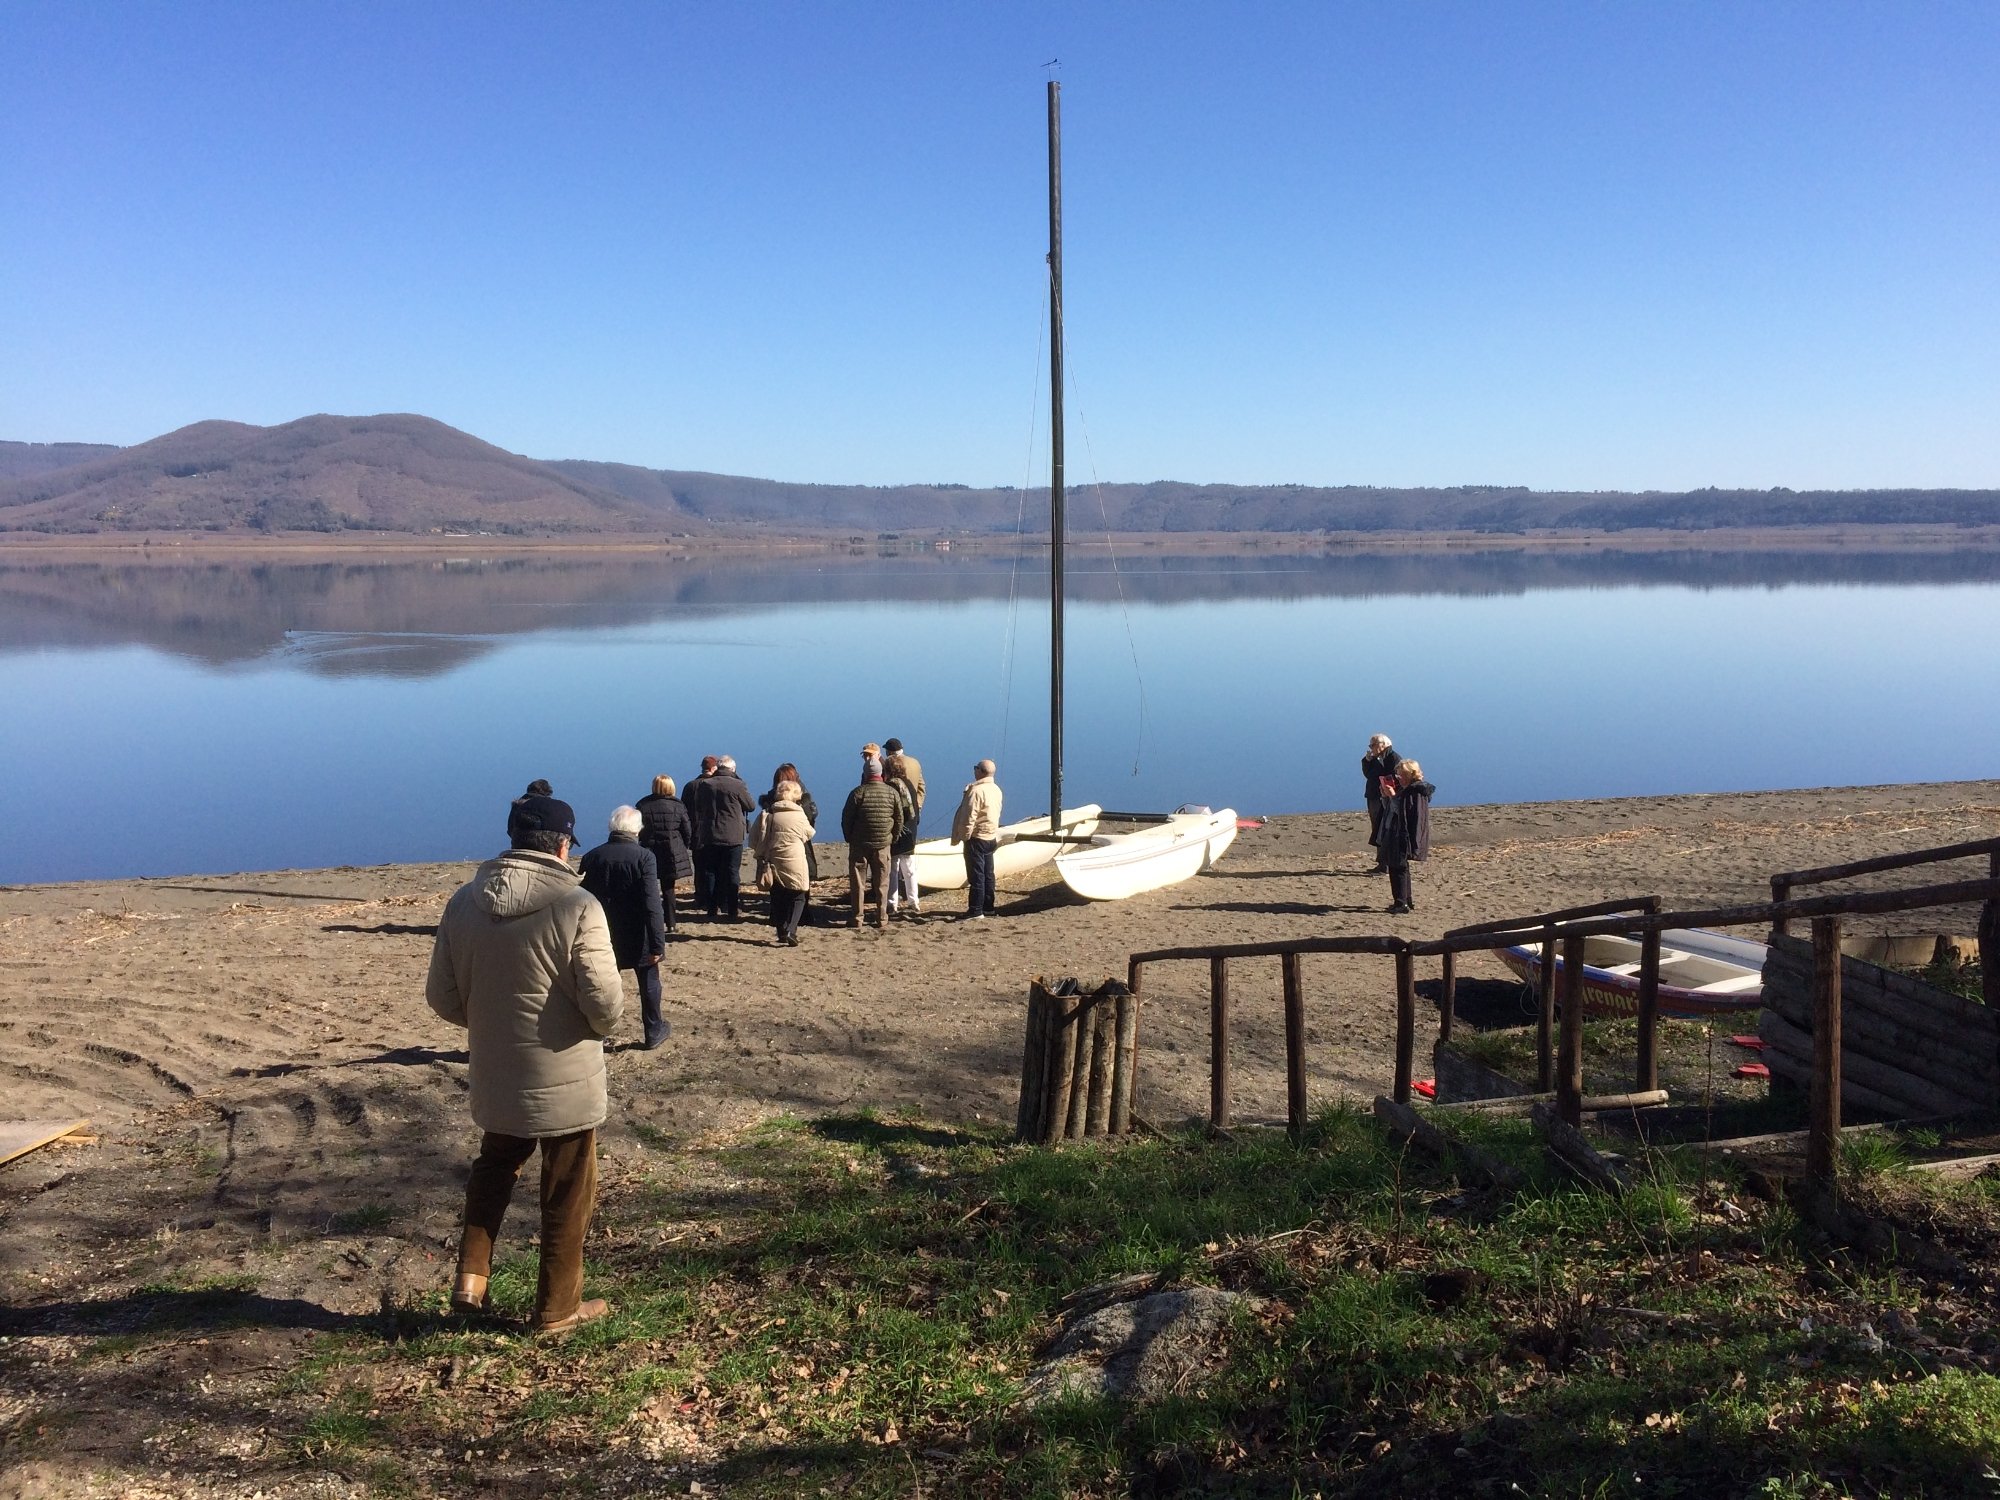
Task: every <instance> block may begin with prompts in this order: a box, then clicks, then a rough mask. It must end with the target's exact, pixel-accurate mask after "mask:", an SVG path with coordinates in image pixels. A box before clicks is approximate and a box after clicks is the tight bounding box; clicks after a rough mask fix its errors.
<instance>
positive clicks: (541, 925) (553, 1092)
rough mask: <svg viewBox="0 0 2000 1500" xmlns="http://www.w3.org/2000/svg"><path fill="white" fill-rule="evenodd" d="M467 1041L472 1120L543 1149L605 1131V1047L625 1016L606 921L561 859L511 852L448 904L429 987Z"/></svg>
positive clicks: (430, 997) (428, 994)
mask: <svg viewBox="0 0 2000 1500" xmlns="http://www.w3.org/2000/svg"><path fill="white" fill-rule="evenodd" d="M424 998H425V1000H426V1001H428V1002H429V1004H430V1008H431V1009H432V1010H434V1011H436V1012H437V1013H438V1014H439V1015H440V1016H442V1017H443V1018H444V1019H445V1020H447V1021H449V1022H451V1023H452V1025H454V1026H463V1027H465V1028H466V1032H467V1043H466V1045H467V1047H468V1049H469V1050H470V1053H471V1057H472V1066H471V1069H470V1072H471V1086H472V1118H473V1121H474V1122H475V1123H476V1124H477V1125H478V1126H479V1128H480V1129H481V1130H489V1131H492V1132H494V1133H496V1134H499V1135H511V1136H519V1137H523V1138H527V1139H540V1138H542V1137H544V1136H552V1135H573V1134H574V1133H576V1132H577V1131H579V1130H590V1129H593V1128H595V1127H596V1126H598V1125H601V1124H603V1123H604V1115H605V1093H604V1042H603V1038H605V1037H607V1036H609V1035H610V1034H611V1032H612V1031H613V1030H614V1029H615V1028H616V1027H617V1025H618V1019H619V1016H620V1015H621V1014H622V1012H623V1011H624V1008H625V992H624V989H623V988H622V986H621V985H620V982H619V978H618V965H617V961H616V960H615V959H614V958H613V957H612V954H611V934H610V931H609V930H608V929H607V928H606V926H605V922H604V909H603V908H602V907H600V906H599V905H598V904H597V902H596V900H595V899H594V898H593V897H591V895H590V894H589V893H588V892H586V891H585V890H584V889H583V888H582V886H581V885H579V884H578V882H577V877H576V875H575V873H574V872H573V871H572V870H571V869H570V868H569V866H568V865H567V864H565V863H563V861H561V860H559V859H557V858H556V857H555V856H554V855H553V854H537V853H535V852H533V851H531V850H527V849H513V850H510V851H508V852H507V853H505V854H502V855H500V856H498V857H497V858H494V859H489V860H488V861H487V862H486V863H485V864H483V865H481V866H480V867H479V869H478V871H477V873H475V874H474V875H473V877H472V879H471V880H470V881H468V882H467V883H466V884H464V885H462V886H460V887H459V888H458V890H457V891H456V892H454V893H453V895H452V898H451V900H450V901H448V902H446V903H445V908H444V916H443V918H442V919H440V921H439V922H438V932H437V941H436V942H435V943H433V944H432V945H431V967H430V973H429V975H428V977H427V978H426V979H425V981H424Z"/></svg>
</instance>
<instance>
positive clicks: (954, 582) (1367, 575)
mask: <svg viewBox="0 0 2000 1500" xmlns="http://www.w3.org/2000/svg"><path fill="white" fill-rule="evenodd" d="M1994 582H2000V551H1995V550H1991V549H1982V548H1968V549H1965V550H1959V551H1942V550H1912V551H1895V550H1885V549H1868V550H1863V549H1859V548H1854V549H1849V548H1839V547H1822V548H1811V549H1804V548H1802V549H1799V550H1775V549H1757V550H1740V551H1724V550H1688V549H1669V550H1657V551H1651V550H1621V549H1618V548H1614V547H1591V548H1564V549H1560V550H1549V551H1536V550H1528V549H1523V548H1490V549H1482V548H1466V549H1463V550H1460V549H1449V550H1446V549H1413V550H1410V551H1406V552H1374V553H1360V552H1347V551H1330V552H1325V553H1300V552H1271V553H1268V554H1261V555H1260V554H1255V553H1252V554H1249V555H1216V554H1213V553H1207V554H1202V553H1191V554H1174V553H1162V552H1160V551H1158V550H1155V549H1153V548H1150V547H1148V548H1133V549H1130V550H1124V549H1121V550H1120V552H1119V554H1118V556H1117V558H1116V562H1115V566H1114V563H1113V562H1112V560H1111V559H1110V557H1109V556H1107V554H1106V553H1104V552H1103V551H1101V550H1090V551H1083V552H1081V553H1079V554H1078V555H1076V556H1074V557H1073V558H1072V561H1071V563H1070V566H1069V572H1068V587H1069V597H1070V598H1071V599H1073V600H1075V601H1076V602H1078V603H1079V604H1091V603H1112V602H1117V601H1119V600H1121V599H1123V600H1125V601H1127V602H1130V603H1133V604H1144V605H1146V606H1149V607H1154V608H1157V607H1161V606H1172V605H1182V604H1198V603H1214V602H1224V601H1237V600H1249V599H1257V600H1266V601H1271V602H1285V601H1290V600H1305V599H1343V598H1344V599H1367V598H1383V597H1396V596H1409V597H1416V596H1462V597H1481V596H1498V595H1513V594H1526V593H1530V592H1535V591H1544V590H1565V589H1619V588H1648V587H1651V588H1660V587H1674V588H1692V589H1704V590H1706V589H1757V588H1762V589H1771V588H1783V587H1786V586H1790V585H1826V584H1852V585H1876V586H1879V585H1910V584H1929V585H1938V584H1946V585H1949V584H1990V583H1994ZM1017 596H1019V597H1026V598H1037V597H1039V598H1046V596H1047V574H1046V564H1045V560H1044V558H1043V556H1042V554H1041V553H1040V552H1038V551H1029V552H1027V553H1024V554H1020V555H1016V554H1013V553H1009V552H1005V551H970V552H968V551H955V552H944V553H940V552H933V551H924V552H920V553H886V554H883V553H875V552H871V551H858V552H852V553H822V554H814V555H812V556H809V557H791V558H773V557H769V556H761V557H759V556H743V557H728V558H722V559H700V560H697V559H690V558H687V557H682V556H670V555H662V554H655V555H647V554H611V555H592V554H567V555H560V556H549V555H530V556H515V557H499V558H492V559H484V558H464V559H450V560H437V559H432V560H422V561H411V560H407V559H383V560H339V561H313V562H272V561H260V562H228V561H217V562H194V563H189V562H181V561H175V560H160V561H151V560H142V561H124V560H121V561H118V562H109V563H105V562H50V561H41V560H36V559H34V558H31V557H19V558H13V559H6V558H0V652H7V651H20V650H24V649H36V650H39V649H47V648H51V647H72V648H73V647H112V646H124V645H143V646H148V647H151V648H153V649H155V650H159V651H164V652H168V653H170V654H172V655H175V656H179V657H182V658H186V659H189V660H192V661H195V662H199V663H202V664H205V665H208V666H211V667H231V666H239V665H247V664H253V663H254V664H260V665H276V666H279V667H282V668H289V669H296V670H298V671H302V672H307V673H312V674H316V675H322V676H328V677H370V676H374V677H394V678H421V677H429V676H436V675H440V674H443V673H448V672H451V671H453V670H455V669H457V668H459V667H462V666H465V665H466V664H468V663H469V662H472V661H474V660H476V659H478V658H479V657H480V656H481V655H483V654H484V653H486V652H487V651H489V650H490V649H491V648H492V646H493V645H494V643H495V641H496V640H497V639H499V638H502V637H507V636H514V635H520V634H523V633H526V632H533V631H545V630H551V629H570V630H588V629H601V628H606V627H612V626H629V625H635V624H644V623H647V622H649V621H655V620H666V619H671V618H673V617H675V616H677V615H681V616H685V615H688V614H690V613H695V612H699V613H701V614H702V615H704V616H706V617H711V618H712V617H714V616H716V615H718V614H727V613H730V612H732V611H743V612H749V611H758V610H766V609H769V608H772V607H774V606H781V607H785V608H789V609H810V608H812V607H813V606H815V605H833V604H860V603H871V602H879V603H902V604H913V603H933V604H942V603H953V602H968V603H969V602H973V601H993V600H1005V599H1008V598H1010V597H1017Z"/></svg>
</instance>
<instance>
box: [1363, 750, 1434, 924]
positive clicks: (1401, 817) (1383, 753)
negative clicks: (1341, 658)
mask: <svg viewBox="0 0 2000 1500" xmlns="http://www.w3.org/2000/svg"><path fill="white" fill-rule="evenodd" d="M1361 779H1362V782H1363V783H1364V788H1363V789H1364V792H1365V795H1366V796H1367V799H1368V842H1369V843H1370V844H1371V845H1373V846H1374V849H1375V873H1377V874H1386V875H1387V876H1388V877H1389V898H1390V899H1389V910H1390V912H1391V913H1393V914H1395V915H1398V916H1400V915H1402V914H1403V913H1405V912H1412V911H1415V910H1416V909H1417V903H1416V900H1415V897H1414V893H1413V892H1412V890H1411V886H1410V864H1411V862H1412V861H1415V860H1423V859H1428V858H1429V857H1430V852H1431V798H1432V796H1433V795H1435V794H1436V792H1437V788H1436V787H1434V786H1432V785H1431V784H1430V783H1429V782H1428V781H1426V780H1424V768H1423V767H1422V766H1421V765H1419V764H1418V763H1417V762H1416V761H1414V760H1412V759H1410V758H1409V757H1408V756H1406V755H1403V754H1400V753H1399V752H1398V751H1397V749H1396V747H1395V746H1394V745H1393V744H1391V743H1390V742H1389V736H1388V735H1386V734H1377V735H1372V736H1370V737H1369V740H1368V750H1367V753H1366V754H1364V755H1363V756H1362V757H1361Z"/></svg>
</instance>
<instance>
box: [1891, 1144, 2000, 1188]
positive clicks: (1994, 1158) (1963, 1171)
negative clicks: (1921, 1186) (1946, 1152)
mask: <svg viewBox="0 0 2000 1500" xmlns="http://www.w3.org/2000/svg"><path fill="white" fill-rule="evenodd" d="M1994 1166H2000V1151H1989V1152H1987V1153H1986V1154H1985V1155H1983V1156H1951V1157H1946V1158H1945V1159H1944V1160H1942V1161H1913V1162H1911V1163H1910V1170H1911V1171H1912V1172H1924V1173H1928V1174H1929V1175H1930V1176H1932V1177H1942V1178H1944V1179H1945V1180H1946V1181H1948V1182H1964V1181H1966V1180H1968V1179H1970V1178H1973V1177H1977V1176H1978V1175H1979V1174H1980V1173H1981V1172H1984V1171H1985V1170H1986V1169H1987V1168H1988V1167H1994Z"/></svg>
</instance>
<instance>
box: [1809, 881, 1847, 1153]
mask: <svg viewBox="0 0 2000 1500" xmlns="http://www.w3.org/2000/svg"><path fill="white" fill-rule="evenodd" d="M1812 940H1813V1028H1812V1047H1813V1070H1812V1085H1811V1093H1810V1108H1809V1114H1810V1123H1809V1124H1808V1126H1807V1135H1806V1176H1807V1177H1808V1178H1810V1179H1811V1180H1812V1181H1813V1182H1815V1183H1819V1184H1821V1185H1823V1186H1824V1187H1825V1188H1826V1189H1827V1190H1828V1191H1829V1192H1831V1191H1833V1184H1834V1173H1835V1171H1836V1170H1837V1169H1838V1167H1839V1166H1840V969H1841V962H1840V918H1839V917H1815V918H1813V924H1812Z"/></svg>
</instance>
